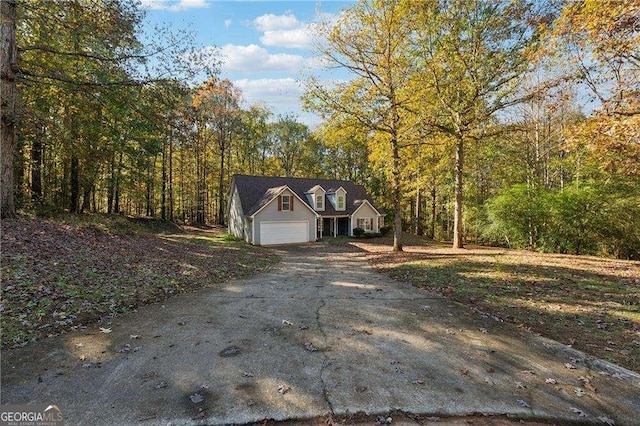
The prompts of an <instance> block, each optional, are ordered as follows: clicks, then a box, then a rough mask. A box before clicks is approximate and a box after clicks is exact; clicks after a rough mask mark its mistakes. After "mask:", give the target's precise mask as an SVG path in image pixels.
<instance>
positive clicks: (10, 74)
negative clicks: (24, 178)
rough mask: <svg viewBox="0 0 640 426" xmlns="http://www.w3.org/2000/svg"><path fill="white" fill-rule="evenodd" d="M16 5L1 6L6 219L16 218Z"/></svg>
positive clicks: (1, 173) (0, 171)
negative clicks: (14, 162) (14, 159)
mask: <svg viewBox="0 0 640 426" xmlns="http://www.w3.org/2000/svg"><path fill="white" fill-rule="evenodd" d="M16 3H17V2H16V1H15V0H7V1H2V2H0V10H1V11H2V22H1V23H0V25H1V27H0V28H1V30H0V36H1V37H2V39H1V40H0V44H1V47H0V63H1V64H2V65H1V67H2V69H1V71H0V72H1V75H2V78H1V81H2V105H1V107H2V117H1V121H2V124H1V125H2V130H1V131H0V139H2V142H1V145H0V151H1V153H2V155H1V157H2V160H0V162H1V164H0V214H1V216H2V218H3V219H7V218H12V217H14V216H15V215H16V210H15V204H14V200H13V158H14V155H15V150H16V142H15V123H16V70H17V59H18V54H17V45H16Z"/></svg>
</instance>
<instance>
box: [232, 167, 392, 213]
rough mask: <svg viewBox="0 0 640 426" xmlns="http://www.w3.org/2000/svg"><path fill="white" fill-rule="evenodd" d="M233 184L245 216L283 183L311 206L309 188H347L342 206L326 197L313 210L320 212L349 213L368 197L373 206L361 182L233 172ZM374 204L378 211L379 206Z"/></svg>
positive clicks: (277, 190) (262, 204)
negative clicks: (321, 207)
mask: <svg viewBox="0 0 640 426" xmlns="http://www.w3.org/2000/svg"><path fill="white" fill-rule="evenodd" d="M233 184H235V186H236V187H237V188H238V194H239V195H240V203H241V204H242V211H243V213H244V214H245V215H247V216H251V215H252V214H254V213H255V212H257V211H258V210H260V209H261V208H262V207H264V205H266V204H267V203H268V202H269V201H270V200H271V199H272V198H273V197H274V196H275V195H276V194H278V193H279V192H280V190H282V188H283V187H284V186H285V185H286V186H288V187H289V188H290V189H291V190H292V191H293V192H295V193H296V195H298V197H300V198H301V199H302V200H303V201H304V202H305V203H306V204H307V205H308V206H309V207H311V208H312V209H313V206H311V205H310V204H309V200H307V196H306V195H305V193H306V192H308V191H309V190H310V189H312V188H313V187H315V186H316V185H320V186H321V187H322V188H323V189H324V190H325V191H327V192H331V191H330V190H331V189H333V190H335V189H338V188H340V187H343V188H344V190H345V191H347V205H346V210H344V211H336V210H335V209H334V208H333V205H332V204H331V203H330V202H329V201H327V202H326V203H325V206H324V207H325V210H324V211H319V212H317V213H318V214H320V215H321V216H335V215H344V214H352V213H353V212H354V211H356V209H357V208H358V207H360V204H362V201H363V200H367V201H369V202H370V203H371V205H373V206H374V207H375V204H374V203H373V200H372V199H371V197H370V196H369V194H367V191H366V190H365V189H364V186H362V185H357V184H355V183H352V182H349V181H344V180H335V179H310V178H287V177H270V176H247V175H234V176H233ZM375 208H376V209H377V210H378V211H379V212H381V213H382V211H381V210H380V209H378V208H377V207H375Z"/></svg>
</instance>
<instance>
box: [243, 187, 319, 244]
mask: <svg viewBox="0 0 640 426" xmlns="http://www.w3.org/2000/svg"><path fill="white" fill-rule="evenodd" d="M282 197H291V198H292V201H293V203H292V206H293V208H292V209H289V210H284V209H283V208H282V207H283V206H282V204H281V203H282ZM317 217H318V214H317V213H316V212H315V211H313V209H311V207H310V206H309V205H308V204H307V203H305V202H304V201H303V200H302V199H301V198H300V197H299V196H298V195H297V194H296V193H295V192H293V191H292V190H291V189H289V188H288V187H284V188H282V189H281V190H280V191H279V192H277V193H275V194H274V196H273V197H272V198H271V200H270V201H269V202H267V203H266V204H264V206H262V207H261V208H260V209H259V210H258V211H256V212H255V213H253V214H252V215H251V216H250V218H251V219H252V226H253V241H252V243H253V244H258V245H260V244H263V241H261V238H262V235H263V231H264V229H265V227H266V226H272V225H273V224H275V223H281V224H285V223H288V224H291V226H292V227H293V226H298V225H300V224H302V223H304V224H305V226H304V229H306V232H308V238H307V240H308V241H315V240H316V239H317V237H316V232H317V226H316V222H317ZM303 232H304V231H303Z"/></svg>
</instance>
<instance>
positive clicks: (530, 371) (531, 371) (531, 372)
mask: <svg viewBox="0 0 640 426" xmlns="http://www.w3.org/2000/svg"><path fill="white" fill-rule="evenodd" d="M522 372H523V373H524V374H532V375H534V376H535V374H536V372H535V371H533V370H522Z"/></svg>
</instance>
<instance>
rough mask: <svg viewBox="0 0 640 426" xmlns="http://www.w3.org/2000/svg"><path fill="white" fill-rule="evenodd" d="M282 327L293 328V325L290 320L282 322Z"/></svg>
mask: <svg viewBox="0 0 640 426" xmlns="http://www.w3.org/2000/svg"><path fill="white" fill-rule="evenodd" d="M282 325H290V326H293V323H292V322H291V321H289V320H282Z"/></svg>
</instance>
